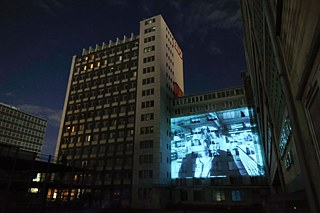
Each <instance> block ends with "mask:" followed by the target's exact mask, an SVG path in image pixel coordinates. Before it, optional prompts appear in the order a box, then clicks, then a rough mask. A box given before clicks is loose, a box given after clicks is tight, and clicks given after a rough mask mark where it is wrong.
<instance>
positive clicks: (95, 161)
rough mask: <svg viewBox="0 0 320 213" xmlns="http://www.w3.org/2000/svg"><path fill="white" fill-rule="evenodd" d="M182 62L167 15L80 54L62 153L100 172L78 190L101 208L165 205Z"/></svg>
mask: <svg viewBox="0 0 320 213" xmlns="http://www.w3.org/2000/svg"><path fill="white" fill-rule="evenodd" d="M182 61H183V60H182V51H181V49H180V48H179V46H178V44H177V42H176V40H175V39H174V37H173V35H172V33H171V32H170V30H169V28H168V27H167V25H166V23H165V22H164V20H163V18H162V17H161V16H160V15H159V16H154V17H151V18H148V19H145V20H143V21H141V22H140V35H138V36H135V35H133V34H132V35H131V36H130V37H129V38H127V37H126V36H124V38H123V39H121V40H120V39H117V40H116V41H110V42H109V43H103V44H102V45H101V46H99V45H96V48H91V47H90V48H89V49H88V50H86V49H84V50H83V53H82V54H81V55H77V56H74V57H73V60H72V65H71V70H70V76H69V82H68V87H67V92H66V98H65V104H64V109H63V116H62V120H61V125H60V131H59V137H58V143H57V148H56V155H57V156H58V160H59V161H60V162H62V161H63V162H65V163H67V164H69V165H75V166H78V167H87V168H88V169H93V170H94V171H95V174H94V175H93V176H92V178H91V179H90V178H86V180H87V181H88V180H89V182H88V184H87V188H86V189H85V190H82V189H75V194H78V193H79V192H81V193H87V194H90V195H91V196H93V197H95V198H96V200H97V202H96V205H98V206H100V207H106V206H110V205H113V206H115V205H116V206H123V207H134V208H159V207H162V206H164V205H166V203H167V201H166V200H165V199H166V198H167V197H168V196H167V195H168V194H169V189H168V188H169V184H170V181H171V174H170V161H169V159H170V135H169V133H170V101H171V100H172V99H173V98H174V97H175V96H179V95H182V94H183V88H184V85H183V70H182V69H183V64H182ZM82 179H84V177H81V176H80V177H74V181H76V182H81V181H82Z"/></svg>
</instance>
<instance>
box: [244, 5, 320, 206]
mask: <svg viewBox="0 0 320 213" xmlns="http://www.w3.org/2000/svg"><path fill="white" fill-rule="evenodd" d="M241 7H242V14H243V20H244V29H245V30H244V31H245V45H246V56H247V62H248V68H249V73H250V76H251V79H252V87H253V90H254V93H255V99H256V103H257V106H256V107H257V109H258V110H259V117H260V118H259V120H260V121H261V122H260V123H259V130H260V132H261V133H262V135H263V138H264V140H265V144H266V146H265V149H266V151H267V153H266V156H270V157H271V159H272V160H273V161H269V171H270V184H271V185H272V186H273V187H274V191H275V192H277V193H285V195H283V197H286V200H284V199H283V200H278V202H298V201H299V200H300V201H303V200H304V199H305V197H304V195H303V193H306V194H307V197H308V201H309V206H310V210H311V211H312V212H319V211H320V208H319V206H320V194H319V192H320V188H319V187H320V185H319V182H318V181H317V180H318V179H319V173H318V172H317V171H318V170H319V167H320V161H319V139H318V136H317V132H318V131H316V130H315V127H317V125H318V123H319V121H318V120H319V119H318V116H317V114H318V113H315V110H314V109H315V107H317V106H319V101H318V99H319V96H317V91H318V90H319V89H318V88H319V77H318V76H319V74H318V73H319V70H318V65H319V39H318V38H319V32H320V30H319V29H320V28H319V16H320V15H319V13H318V10H319V8H320V3H319V2H318V1H307V2H302V1H298V0H297V1H246V0H243V1H241ZM311 105H312V106H311ZM311 111H312V113H310V112H311ZM311 114H312V115H311ZM263 120H264V121H267V123H263V122H262V121H263ZM288 123H289V124H288ZM268 147H272V149H270V148H268ZM301 192H302V196H300V197H293V195H295V194H297V193H301ZM295 200H296V201H295ZM304 208H307V207H306V205H305V206H304Z"/></svg>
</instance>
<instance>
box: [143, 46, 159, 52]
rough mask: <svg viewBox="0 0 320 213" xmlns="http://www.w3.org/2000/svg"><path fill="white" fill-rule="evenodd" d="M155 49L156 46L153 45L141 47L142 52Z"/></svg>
mask: <svg viewBox="0 0 320 213" xmlns="http://www.w3.org/2000/svg"><path fill="white" fill-rule="evenodd" d="M155 49H156V48H155V46H154V45H153V46H150V47H146V48H144V49H143V52H144V53H148V52H151V51H154V50H155Z"/></svg>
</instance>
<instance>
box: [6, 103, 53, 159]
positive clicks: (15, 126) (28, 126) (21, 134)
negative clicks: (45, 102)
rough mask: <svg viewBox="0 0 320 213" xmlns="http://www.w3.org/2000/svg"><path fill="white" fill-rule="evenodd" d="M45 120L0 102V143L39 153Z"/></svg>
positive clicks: (42, 140) (45, 124)
mask: <svg viewBox="0 0 320 213" xmlns="http://www.w3.org/2000/svg"><path fill="white" fill-rule="evenodd" d="M46 126H47V121H46V120H44V119H42V118H39V117H36V116H33V115H30V114H27V113H25V112H22V111H21V110H19V109H17V108H15V107H12V106H8V105H6V104H2V103H0V143H3V144H9V145H13V146H16V147H20V148H21V149H23V150H26V151H30V152H36V153H38V154H40V153H41V147H42V144H43V142H44V133H45V130H46Z"/></svg>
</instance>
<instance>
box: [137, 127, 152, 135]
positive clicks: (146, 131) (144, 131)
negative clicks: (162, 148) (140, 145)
mask: <svg viewBox="0 0 320 213" xmlns="http://www.w3.org/2000/svg"><path fill="white" fill-rule="evenodd" d="M150 133H153V126H146V127H141V128H140V134H141V135H144V134H150Z"/></svg>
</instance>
